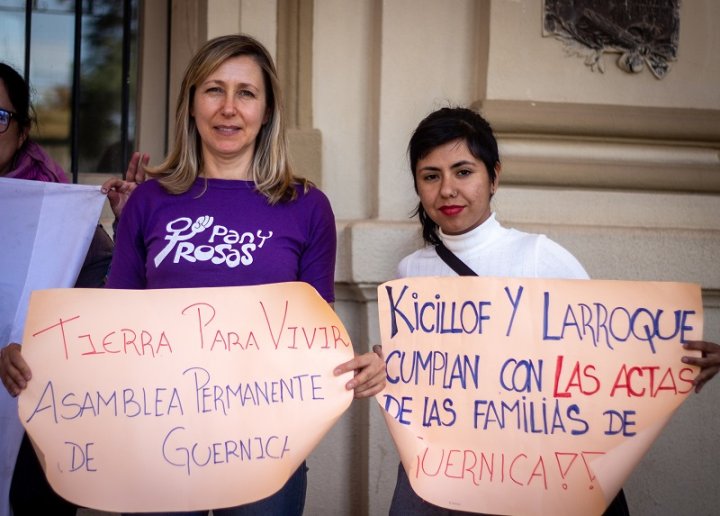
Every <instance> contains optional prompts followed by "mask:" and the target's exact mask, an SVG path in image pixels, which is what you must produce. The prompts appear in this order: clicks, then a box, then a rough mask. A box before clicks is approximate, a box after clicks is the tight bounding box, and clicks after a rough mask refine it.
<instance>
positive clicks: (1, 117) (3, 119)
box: [0, 109, 17, 134]
mask: <svg viewBox="0 0 720 516" xmlns="http://www.w3.org/2000/svg"><path fill="white" fill-rule="evenodd" d="M14 116H17V113H13V112H12V111H8V110H7V109H0V134H2V133H4V132H5V131H7V130H8V127H10V120H12V118H13V117H14Z"/></svg>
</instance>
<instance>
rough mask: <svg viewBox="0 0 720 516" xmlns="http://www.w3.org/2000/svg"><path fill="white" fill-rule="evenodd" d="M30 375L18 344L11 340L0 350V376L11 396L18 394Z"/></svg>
mask: <svg viewBox="0 0 720 516" xmlns="http://www.w3.org/2000/svg"><path fill="white" fill-rule="evenodd" d="M31 377H32V375H31V374H30V368H29V367H28V365H27V363H26V362H25V359H23V357H22V353H21V352H20V344H16V343H15V342H11V343H10V344H8V345H7V346H5V347H4V348H2V349H1V350H0V378H2V383H3V385H4V386H5V388H6V389H7V391H8V392H9V393H10V395H11V396H12V397H15V396H17V395H18V394H20V391H22V390H23V389H24V388H25V387H27V382H28V381H30V378H31Z"/></svg>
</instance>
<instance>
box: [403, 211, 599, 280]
mask: <svg viewBox="0 0 720 516" xmlns="http://www.w3.org/2000/svg"><path fill="white" fill-rule="evenodd" d="M439 235H440V239H441V240H442V241H443V243H444V244H445V246H446V247H447V248H448V249H450V250H451V251H452V252H453V253H455V255H456V256H457V257H458V258H460V259H461V260H462V261H463V262H465V263H466V264H467V265H468V266H469V267H470V268H471V269H472V270H473V271H475V272H476V273H477V274H478V276H504V277H516V278H520V277H522V278H558V279H588V274H587V272H585V269H583V266H582V265H580V262H578V261H577V259H576V258H575V257H574V256H573V255H572V254H570V253H569V252H568V251H567V250H566V249H565V248H563V247H562V246H560V245H559V244H557V243H555V242H553V241H552V240H550V239H549V238H548V237H546V236H545V235H539V234H534V233H524V232H522V231H518V230H516V229H507V228H504V227H502V226H501V225H500V223H499V222H498V221H497V220H495V214H494V213H493V214H492V215H491V216H490V217H489V218H488V219H487V220H486V221H485V222H483V223H482V224H480V226H478V227H476V228H475V229H473V230H472V231H468V232H467V233H463V234H462V235H446V234H444V233H443V232H442V231H440V232H439ZM455 275H456V272H455V271H453V270H452V269H451V268H450V267H449V266H448V265H447V264H445V262H443V261H442V259H441V258H440V257H439V256H438V255H437V252H435V248H434V247H433V246H428V247H424V248H422V249H419V250H417V251H415V252H414V253H412V254H410V255H408V256H406V257H405V258H403V259H402V260H401V261H400V264H399V265H398V277H399V278H407V277H410V276H455Z"/></svg>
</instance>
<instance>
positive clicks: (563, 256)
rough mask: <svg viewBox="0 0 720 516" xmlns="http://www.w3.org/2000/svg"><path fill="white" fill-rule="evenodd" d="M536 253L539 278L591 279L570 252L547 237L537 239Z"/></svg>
mask: <svg viewBox="0 0 720 516" xmlns="http://www.w3.org/2000/svg"><path fill="white" fill-rule="evenodd" d="M535 252H536V262H535V263H536V267H537V270H536V273H537V277H538V278H562V279H590V276H588V273H587V272H586V271H585V269H584V268H583V266H582V265H581V264H580V262H579V261H578V260H577V258H575V257H574V256H573V255H572V254H571V253H570V251H568V250H567V249H565V248H564V247H563V246H561V245H560V244H558V243H557V242H554V241H553V240H550V239H549V238H548V237H546V236H545V235H540V238H538V239H537V246H536V248H535Z"/></svg>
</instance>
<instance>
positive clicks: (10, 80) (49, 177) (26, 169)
mask: <svg viewBox="0 0 720 516" xmlns="http://www.w3.org/2000/svg"><path fill="white" fill-rule="evenodd" d="M33 113H34V110H33V108H32V104H31V102H30V88H29V86H28V84H27V82H25V79H23V77H22V76H21V75H20V74H19V73H18V72H17V71H16V70H15V69H14V68H13V67H12V66H10V65H8V64H6V63H0V177H4V178H14V179H26V180H31V181H44V182H50V183H67V182H68V178H67V175H66V174H65V171H64V170H63V169H62V167H61V166H60V165H58V164H57V163H56V162H55V161H54V160H53V159H52V158H51V157H50V156H49V155H48V154H47V152H45V150H44V149H43V148H42V147H41V146H40V145H39V144H38V143H36V142H35V141H33V140H32V138H30V129H31V128H32V125H33V123H34V122H35V118H34V116H33ZM143 163H147V157H146V156H141V155H140V154H138V153H135V154H134V155H133V157H132V159H131V161H130V165H129V167H128V173H127V176H126V177H127V181H123V180H121V179H117V178H110V179H108V180H107V181H105V183H103V185H102V187H101V189H102V191H103V193H105V194H106V195H107V196H108V199H109V201H110V207H111V208H112V210H113V212H114V214H115V216H116V218H117V217H119V216H120V212H121V210H122V208H123V206H124V205H125V202H126V201H127V198H128V197H129V195H130V194H131V193H132V191H133V190H134V189H135V187H136V186H137V183H139V182H142V181H143V179H144V172H143V168H142V164H143ZM113 247H114V245H113V240H112V238H110V236H109V235H108V234H107V232H106V231H105V230H104V229H103V228H102V226H101V225H99V224H98V226H97V227H96V229H95V234H94V235H93V239H92V242H91V243H90V248H89V249H88V253H87V255H86V258H85V262H84V263H83V266H82V268H81V270H80V274H79V276H78V278H77V281H76V283H75V286H76V287H80V288H99V287H103V286H104V285H105V279H106V277H107V273H108V268H109V266H110V261H111V259H112V253H113ZM6 344H7V345H6ZM20 349H21V346H20V344H18V343H14V342H13V343H9V344H8V343H6V342H1V343H0V378H1V379H2V382H3V385H5V387H6V388H7V390H8V392H9V393H10V395H12V396H16V395H17V394H18V392H19V391H18V390H16V389H15V388H14V383H13V381H12V379H11V377H10V376H9V374H8V373H9V371H11V370H14V371H18V372H20V371H21V369H18V368H17V365H18V364H24V361H22V357H21V352H20ZM3 444H4V445H5V446H9V443H3ZM2 494H4V493H2ZM9 503H10V505H11V507H12V509H13V513H14V515H15V516H22V515H25V514H27V515H34V514H54V515H60V516H62V515H66V514H67V515H74V514H75V512H76V510H77V506H76V505H75V504H72V503H70V502H68V501H66V500H64V499H63V498H61V497H60V496H58V495H57V494H55V492H54V491H53V490H52V489H51V488H50V485H49V484H48V482H47V480H46V479H45V475H44V473H43V471H42V468H41V467H40V463H39V462H38V460H37V457H36V456H35V452H34V451H33V449H32V445H31V444H30V441H29V439H28V437H27V435H25V436H24V437H23V441H22V443H21V445H20V451H19V453H18V456H17V460H16V463H15V469H14V471H13V479H12V485H11V488H10V501H9ZM7 504H8V500H0V505H2V506H7ZM0 513H4V510H3V508H2V507H0Z"/></svg>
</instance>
